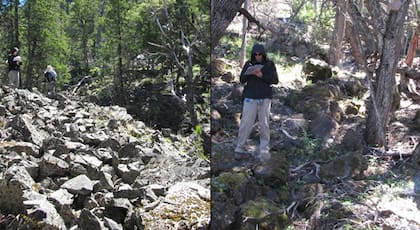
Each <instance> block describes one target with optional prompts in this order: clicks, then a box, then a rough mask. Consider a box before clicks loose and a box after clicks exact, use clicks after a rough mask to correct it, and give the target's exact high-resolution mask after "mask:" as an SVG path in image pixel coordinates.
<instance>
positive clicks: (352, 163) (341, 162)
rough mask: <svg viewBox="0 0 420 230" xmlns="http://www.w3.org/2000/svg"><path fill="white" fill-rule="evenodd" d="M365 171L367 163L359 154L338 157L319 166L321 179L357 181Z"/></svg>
mask: <svg viewBox="0 0 420 230" xmlns="http://www.w3.org/2000/svg"><path fill="white" fill-rule="evenodd" d="M366 169H367V163H366V160H365V159H364V157H363V156H362V154H361V153H358V152H354V153H349V154H346V155H344V156H342V157H339V158H337V159H335V160H333V161H331V162H330V163H328V164H325V165H321V169H320V171H319V175H320V177H321V178H322V179H326V180H335V179H337V178H341V179H347V178H353V179H357V178H359V177H360V176H362V175H363V171H364V170H366Z"/></svg>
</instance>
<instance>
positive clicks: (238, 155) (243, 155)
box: [235, 152, 251, 160]
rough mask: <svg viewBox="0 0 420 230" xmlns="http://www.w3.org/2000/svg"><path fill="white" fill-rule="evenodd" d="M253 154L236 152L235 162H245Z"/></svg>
mask: <svg viewBox="0 0 420 230" xmlns="http://www.w3.org/2000/svg"><path fill="white" fill-rule="evenodd" d="M250 157H251V154H250V153H248V152H235V160H245V159H249V158H250Z"/></svg>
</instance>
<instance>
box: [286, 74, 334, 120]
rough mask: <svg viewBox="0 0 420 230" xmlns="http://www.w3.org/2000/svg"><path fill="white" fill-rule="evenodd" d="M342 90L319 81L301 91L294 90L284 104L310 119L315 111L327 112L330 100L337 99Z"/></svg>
mask: <svg viewBox="0 0 420 230" xmlns="http://www.w3.org/2000/svg"><path fill="white" fill-rule="evenodd" d="M341 95H342V92H341V90H340V88H339V87H338V86H335V85H332V84H328V83H325V82H320V83H317V84H314V85H308V86H305V87H304V88H303V89H302V91H300V92H298V91H294V92H292V93H291V94H290V96H289V97H288V98H287V100H286V104H287V105H289V106H290V107H292V108H293V109H294V110H295V111H297V112H299V113H303V114H304V117H305V118H306V119H312V118H313V117H314V116H315V115H316V114H317V113H320V112H324V113H326V112H328V111H329V108H330V102H331V101H335V100H338V99H339V98H340V97H341Z"/></svg>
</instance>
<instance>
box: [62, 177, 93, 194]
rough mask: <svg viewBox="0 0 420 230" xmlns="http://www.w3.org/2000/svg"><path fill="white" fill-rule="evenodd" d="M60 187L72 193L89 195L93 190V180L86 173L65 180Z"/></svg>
mask: <svg viewBox="0 0 420 230" xmlns="http://www.w3.org/2000/svg"><path fill="white" fill-rule="evenodd" d="M61 188H64V189H67V190H68V191H69V192H70V193H72V194H80V195H89V194H90V193H91V192H92V191H93V182H92V181H91V180H90V179H89V178H88V177H87V176H86V175H79V176H77V177H74V178H72V179H70V180H68V181H67V182H65V183H64V184H63V185H61Z"/></svg>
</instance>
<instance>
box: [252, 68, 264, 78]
mask: <svg viewBox="0 0 420 230" xmlns="http://www.w3.org/2000/svg"><path fill="white" fill-rule="evenodd" d="M254 75H255V76H257V77H259V78H262V76H263V74H262V72H261V69H256V70H255V71H254Z"/></svg>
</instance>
